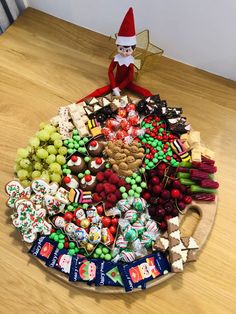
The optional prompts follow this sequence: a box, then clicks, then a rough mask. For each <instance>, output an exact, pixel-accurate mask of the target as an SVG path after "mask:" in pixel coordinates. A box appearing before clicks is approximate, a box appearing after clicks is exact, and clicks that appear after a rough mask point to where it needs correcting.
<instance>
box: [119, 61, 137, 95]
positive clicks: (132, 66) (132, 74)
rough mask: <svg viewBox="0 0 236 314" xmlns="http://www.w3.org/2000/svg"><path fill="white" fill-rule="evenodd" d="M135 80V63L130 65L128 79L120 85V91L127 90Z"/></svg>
mask: <svg viewBox="0 0 236 314" xmlns="http://www.w3.org/2000/svg"><path fill="white" fill-rule="evenodd" d="M133 79H134V65H133V63H130V65H129V73H128V75H127V77H126V78H125V79H124V80H123V81H122V82H121V83H120V84H119V85H118V87H119V89H120V90H122V89H124V88H126V86H127V85H128V84H129V83H130V82H132V81H133Z"/></svg>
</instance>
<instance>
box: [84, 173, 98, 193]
mask: <svg viewBox="0 0 236 314" xmlns="http://www.w3.org/2000/svg"><path fill="white" fill-rule="evenodd" d="M96 184H97V182H96V177H94V176H91V175H90V174H86V175H85V176H84V177H83V178H82V179H81V180H80V187H81V189H82V190H83V191H93V190H94V189H95V187H96Z"/></svg>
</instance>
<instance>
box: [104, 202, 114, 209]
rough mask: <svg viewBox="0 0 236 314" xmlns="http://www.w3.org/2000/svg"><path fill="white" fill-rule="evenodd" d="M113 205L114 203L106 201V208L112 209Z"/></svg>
mask: <svg viewBox="0 0 236 314" xmlns="http://www.w3.org/2000/svg"><path fill="white" fill-rule="evenodd" d="M112 207H113V204H112V203H109V202H106V203H105V209H106V210H108V209H110V208H112Z"/></svg>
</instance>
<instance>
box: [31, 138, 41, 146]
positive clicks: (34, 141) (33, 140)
mask: <svg viewBox="0 0 236 314" xmlns="http://www.w3.org/2000/svg"><path fill="white" fill-rule="evenodd" d="M29 143H30V145H31V146H32V147H36V148H37V147H39V145H40V140H39V139H38V138H37V137H32V138H31V139H30V140H29Z"/></svg>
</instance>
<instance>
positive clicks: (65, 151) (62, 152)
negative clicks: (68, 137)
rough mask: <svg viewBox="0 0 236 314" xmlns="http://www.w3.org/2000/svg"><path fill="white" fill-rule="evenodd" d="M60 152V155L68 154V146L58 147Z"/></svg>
mask: <svg viewBox="0 0 236 314" xmlns="http://www.w3.org/2000/svg"><path fill="white" fill-rule="evenodd" d="M58 153H59V154H60V155H66V154H67V148H66V147H65V146H62V147H60V148H59V149H58Z"/></svg>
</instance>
